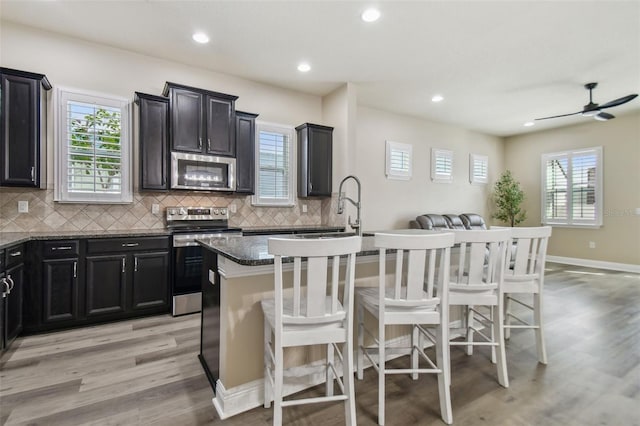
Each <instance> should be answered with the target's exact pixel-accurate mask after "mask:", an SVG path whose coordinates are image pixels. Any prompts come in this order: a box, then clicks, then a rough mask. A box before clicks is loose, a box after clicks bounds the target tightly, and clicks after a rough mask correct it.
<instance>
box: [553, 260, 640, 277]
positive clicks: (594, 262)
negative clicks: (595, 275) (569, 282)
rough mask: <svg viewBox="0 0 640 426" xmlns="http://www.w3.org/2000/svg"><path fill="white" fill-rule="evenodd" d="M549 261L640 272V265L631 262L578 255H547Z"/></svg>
mask: <svg viewBox="0 0 640 426" xmlns="http://www.w3.org/2000/svg"><path fill="white" fill-rule="evenodd" d="M547 261H549V262H556V263H563V264H565V265H575V266H586V267H587V268H598V269H610V270H613V271H622V272H632V273H634V274H640V265H634V264H631V263H616V262H605V261H602V260H591V259H579V258H576V257H562V256H547Z"/></svg>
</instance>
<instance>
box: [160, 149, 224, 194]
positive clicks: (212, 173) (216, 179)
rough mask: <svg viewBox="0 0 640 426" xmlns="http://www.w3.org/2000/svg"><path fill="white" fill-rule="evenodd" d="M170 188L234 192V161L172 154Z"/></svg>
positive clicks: (205, 156) (196, 155) (178, 153)
mask: <svg viewBox="0 0 640 426" xmlns="http://www.w3.org/2000/svg"><path fill="white" fill-rule="evenodd" d="M171 188H172V189H196V190H203V191H235V190H236V159H235V158H230V157H215V156H213V155H200V154H188V153H184V152H172V153H171Z"/></svg>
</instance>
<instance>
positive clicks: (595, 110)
mask: <svg viewBox="0 0 640 426" xmlns="http://www.w3.org/2000/svg"><path fill="white" fill-rule="evenodd" d="M596 86H598V83H587V84H585V85H584V88H585V89H587V90H588V91H589V103H588V104H586V105H585V106H584V107H583V108H582V111H578V112H572V113H570V114H561V115H553V116H551V117H542V118H536V120H548V119H550V118H560V117H569V116H571V115H577V114H581V115H583V116H584V117H593V118H595V119H596V120H598V121H607V120H611V119H612V118H616V117H615V115H613V114H609V113H607V112H603V111H602V110H603V109H605V108H612V107H615V106H618V105H622V104H626V103H627V102H629V101H631V100H633V99H635V98H636V97H637V96H638V94H636V93H634V94H631V95H627V96H623V97H621V98H618V99H614V100H613V101H610V102H607V103H606V104H603V105H598V104H597V103H594V102H593V89H595V88H596Z"/></svg>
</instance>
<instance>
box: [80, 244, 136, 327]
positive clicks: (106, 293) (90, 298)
mask: <svg viewBox="0 0 640 426" xmlns="http://www.w3.org/2000/svg"><path fill="white" fill-rule="evenodd" d="M126 261H127V256H126V255H122V254H112V255H101V256H87V258H86V265H87V282H86V315H87V318H90V317H94V316H102V315H105V314H113V313H124V312H125V310H126V290H127V289H126V267H127V264H126Z"/></svg>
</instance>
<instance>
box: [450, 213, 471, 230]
mask: <svg viewBox="0 0 640 426" xmlns="http://www.w3.org/2000/svg"><path fill="white" fill-rule="evenodd" d="M444 220H446V221H447V226H448V227H449V229H467V228H465V226H464V223H462V219H460V216H458V215H457V214H445V215H444Z"/></svg>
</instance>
